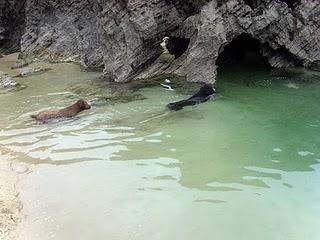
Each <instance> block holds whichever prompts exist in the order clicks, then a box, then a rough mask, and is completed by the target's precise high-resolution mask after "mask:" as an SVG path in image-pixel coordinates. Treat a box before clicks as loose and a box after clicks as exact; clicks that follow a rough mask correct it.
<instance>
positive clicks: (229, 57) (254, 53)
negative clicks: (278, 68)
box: [216, 34, 270, 72]
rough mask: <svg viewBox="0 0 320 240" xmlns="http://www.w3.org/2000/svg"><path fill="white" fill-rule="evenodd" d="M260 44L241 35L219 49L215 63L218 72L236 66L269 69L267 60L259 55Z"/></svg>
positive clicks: (247, 35) (245, 35)
mask: <svg viewBox="0 0 320 240" xmlns="http://www.w3.org/2000/svg"><path fill="white" fill-rule="evenodd" d="M261 47H262V44H261V43H260V41H259V40H257V39H255V38H253V37H251V36H250V35H249V34H241V35H239V36H238V37H236V38H234V39H233V40H232V41H231V42H230V43H229V44H228V45H227V46H225V47H224V48H223V49H221V51H220V54H219V57H218V59H217V61H216V65H217V67H218V71H219V72H220V71H223V70H225V69H230V68H233V67H237V66H246V67H254V68H264V69H265V68H267V69H269V68H270V65H269V63H268V59H267V58H266V57H264V56H263V55H262V54H261V51H260V49H261Z"/></svg>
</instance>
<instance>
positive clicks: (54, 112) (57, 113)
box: [31, 99, 91, 122]
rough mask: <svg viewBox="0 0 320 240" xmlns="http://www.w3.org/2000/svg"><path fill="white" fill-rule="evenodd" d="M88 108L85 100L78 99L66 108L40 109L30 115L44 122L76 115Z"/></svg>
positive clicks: (88, 105)
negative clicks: (40, 110)
mask: <svg viewBox="0 0 320 240" xmlns="http://www.w3.org/2000/svg"><path fill="white" fill-rule="evenodd" d="M90 108H91V106H90V104H89V103H88V102H87V101H85V100H83V99H80V100H78V101H77V102H75V103H74V104H72V105H70V106H68V107H66V108H62V109H51V110H46V111H42V112H39V113H35V114H32V115H31V117H32V118H34V119H36V120H38V121H43V122H45V121H48V120H51V119H57V118H71V117H74V116H75V115H77V114H78V113H79V112H82V111H84V110H87V109H90Z"/></svg>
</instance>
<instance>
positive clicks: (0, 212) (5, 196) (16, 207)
mask: <svg viewBox="0 0 320 240" xmlns="http://www.w3.org/2000/svg"><path fill="white" fill-rule="evenodd" d="M0 157H1V158H0V240H4V239H8V240H14V239H16V236H15V233H14V230H15V229H16V228H17V226H18V224H19V223H20V222H21V221H22V220H23V218H24V216H23V213H22V207H23V205H22V202H21V200H20V199H19V192H18V191H17V188H16V186H17V183H18V181H19V179H20V178H21V176H23V175H25V174H27V173H28V172H29V169H28V167H27V166H26V165H25V164H23V163H18V162H14V161H12V160H8V159H5V158H2V157H3V156H2V155H1V154H0Z"/></svg>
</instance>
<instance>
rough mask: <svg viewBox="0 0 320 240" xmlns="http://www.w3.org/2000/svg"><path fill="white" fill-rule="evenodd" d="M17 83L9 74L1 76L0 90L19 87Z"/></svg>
mask: <svg viewBox="0 0 320 240" xmlns="http://www.w3.org/2000/svg"><path fill="white" fill-rule="evenodd" d="M18 85H19V83H17V82H16V81H15V80H14V79H13V78H12V77H10V76H9V75H7V74H3V75H0V89H7V88H13V87H17V86H18Z"/></svg>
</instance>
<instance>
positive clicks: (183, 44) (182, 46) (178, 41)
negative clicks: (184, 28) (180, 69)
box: [166, 37, 190, 59]
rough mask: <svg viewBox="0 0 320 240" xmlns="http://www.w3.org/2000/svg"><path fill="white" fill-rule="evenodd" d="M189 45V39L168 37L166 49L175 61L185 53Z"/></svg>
mask: <svg viewBox="0 0 320 240" xmlns="http://www.w3.org/2000/svg"><path fill="white" fill-rule="evenodd" d="M189 43H190V39H189V38H180V37H169V40H168V42H167V44H166V47H167V49H168V51H169V53H170V54H172V55H174V57H175V59H177V58H179V57H180V56H181V55H182V54H184V53H185V52H186V51H187V49H188V47H189Z"/></svg>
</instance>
